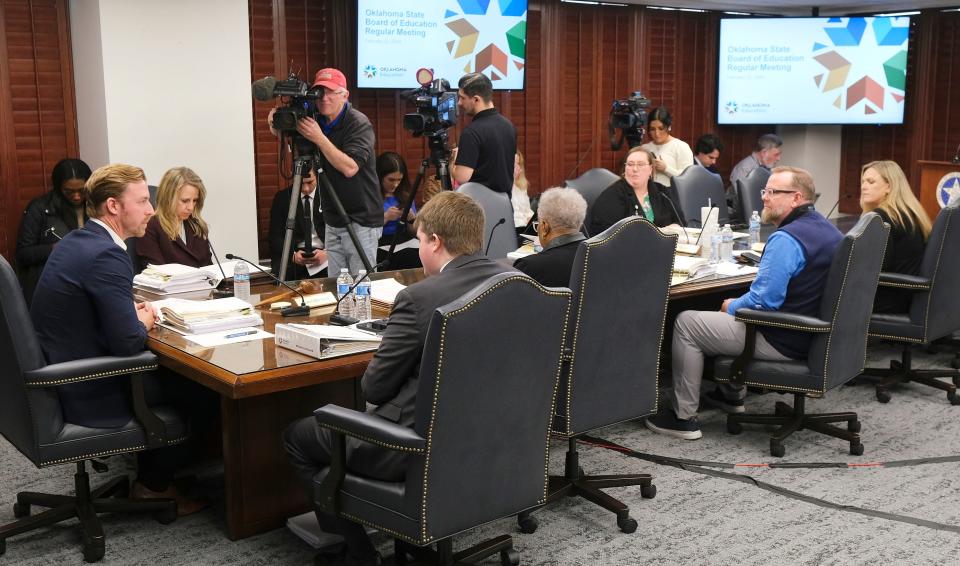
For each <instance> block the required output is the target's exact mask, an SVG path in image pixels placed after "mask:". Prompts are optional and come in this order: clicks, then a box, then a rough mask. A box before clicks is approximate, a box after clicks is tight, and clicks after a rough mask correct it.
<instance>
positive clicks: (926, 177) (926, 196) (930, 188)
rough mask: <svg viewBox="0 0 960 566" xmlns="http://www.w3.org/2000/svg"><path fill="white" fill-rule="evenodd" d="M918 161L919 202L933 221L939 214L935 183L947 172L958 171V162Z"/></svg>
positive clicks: (959, 164)
mask: <svg viewBox="0 0 960 566" xmlns="http://www.w3.org/2000/svg"><path fill="white" fill-rule="evenodd" d="M919 163H920V204H921V205H923V209H924V210H926V211H927V214H928V215H930V221H931V222H932V221H934V220H936V218H937V215H938V214H940V203H938V202H937V185H938V184H939V183H940V179H942V178H943V176H944V175H946V174H948V173H960V163H950V162H949V161H919Z"/></svg>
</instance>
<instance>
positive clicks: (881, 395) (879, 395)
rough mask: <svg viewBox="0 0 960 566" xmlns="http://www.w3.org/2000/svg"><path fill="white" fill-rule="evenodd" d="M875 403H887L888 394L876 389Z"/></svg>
mask: <svg viewBox="0 0 960 566" xmlns="http://www.w3.org/2000/svg"><path fill="white" fill-rule="evenodd" d="M877 401H880V402H881V403H889V402H890V392H888V391H885V390H883V389H877Z"/></svg>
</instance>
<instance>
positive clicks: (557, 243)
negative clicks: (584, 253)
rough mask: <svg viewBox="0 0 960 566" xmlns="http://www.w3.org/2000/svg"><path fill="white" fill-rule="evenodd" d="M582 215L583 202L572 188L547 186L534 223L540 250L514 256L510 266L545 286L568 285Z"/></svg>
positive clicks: (584, 209)
mask: <svg viewBox="0 0 960 566" xmlns="http://www.w3.org/2000/svg"><path fill="white" fill-rule="evenodd" d="M586 214H587V201H585V200H583V197H582V196H580V193H578V192H577V191H575V190H574V189H566V188H561V187H555V188H552V189H547V191H546V192H544V193H543V195H542V196H541V197H540V206H539V208H537V216H538V217H539V220H537V221H536V222H535V223H534V226H536V229H537V236H538V237H539V238H540V245H542V246H543V251H542V252H540V253H538V254H534V255H531V256H527V257H524V258H521V259H518V260H517V262H516V263H514V264H513V266H514V267H515V268H517V269H518V270H519V271H522V272H524V273H526V274H527V275H529V276H530V277H533V278H534V279H536V280H537V281H538V282H540V283H541V284H542V285H546V286H547V287H566V286H567V285H569V284H570V270H571V269H572V268H573V259H574V257H575V256H576V254H577V246H579V245H580V241H581V240H583V239H584V235H583V233H581V232H580V227H581V226H582V225H583V218H584V217H585V216H586Z"/></svg>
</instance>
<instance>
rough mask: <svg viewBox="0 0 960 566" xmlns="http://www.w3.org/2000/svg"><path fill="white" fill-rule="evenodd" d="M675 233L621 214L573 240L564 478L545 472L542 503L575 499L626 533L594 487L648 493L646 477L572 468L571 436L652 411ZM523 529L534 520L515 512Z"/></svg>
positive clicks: (561, 410)
mask: <svg viewBox="0 0 960 566" xmlns="http://www.w3.org/2000/svg"><path fill="white" fill-rule="evenodd" d="M676 245H677V237H676V236H675V235H666V234H663V233H662V232H660V231H659V230H658V229H657V228H656V227H655V226H654V225H653V224H651V223H649V222H647V221H646V220H644V219H641V218H639V217H636V216H631V217H629V218H624V219H622V220H619V221H618V222H617V223H616V224H614V225H613V226H611V227H610V228H608V229H606V230H605V231H603V232H602V233H600V234H599V235H597V236H594V237H593V238H590V239H589V240H585V241H584V242H582V243H581V244H580V248H579V249H578V250H577V257H576V259H575V260H574V263H573V271H572V274H571V276H570V288H571V289H572V290H573V301H574V306H573V320H572V323H571V326H570V331H569V332H568V333H567V344H568V346H567V348H568V351H569V355H568V359H567V363H566V364H565V365H564V375H563V380H562V381H561V384H560V391H559V393H558V395H557V416H556V419H554V429H553V431H554V434H556V435H557V436H560V437H563V438H565V439H566V440H567V442H568V449H567V457H566V464H565V467H564V475H563V476H552V477H551V478H550V497H549V501H555V500H557V499H559V498H561V497H563V496H565V495H571V496H573V495H579V496H581V497H583V498H585V499H587V500H589V501H592V502H594V503H596V504H597V505H600V506H601V507H603V508H604V509H607V510H608V511H611V512H613V513H615V514H616V516H617V526H618V527H620V530H622V531H623V532H625V533H632V532H633V531H635V530H636V528H637V522H636V521H635V520H634V519H632V518H631V517H630V508H629V507H628V506H627V505H625V504H624V503H622V502H620V501H618V500H616V499H614V498H613V497H611V496H609V495H607V494H606V493H604V492H603V491H601V489H604V488H609V487H623V486H631V485H639V486H640V495H641V496H642V497H644V498H652V497H654V496H655V495H656V493H657V490H656V486H654V485H653V483H652V478H651V477H650V475H649V474H626V475H604V476H589V475H586V474H584V471H583V470H582V469H581V468H580V465H579V455H578V453H577V438H578V437H580V436H582V435H585V434H587V433H589V432H590V431H593V430H596V429H598V428H601V427H605V426H609V425H612V424H616V423H619V422H623V421H628V420H632V419H636V418H639V417H644V416H647V415H650V414H652V413H655V412H657V402H658V392H659V391H658V379H657V378H658V374H659V370H660V347H661V344H662V342H663V329H664V324H665V319H666V313H667V299H668V296H669V292H670V275H671V272H672V270H673V257H674V250H675V249H676ZM518 523H519V525H520V529H521V530H522V531H523V532H533V531H535V530H536V528H537V522H536V520H535V518H534V517H532V516H530V515H529V513H524V514H522V515H521V516H519V517H518Z"/></svg>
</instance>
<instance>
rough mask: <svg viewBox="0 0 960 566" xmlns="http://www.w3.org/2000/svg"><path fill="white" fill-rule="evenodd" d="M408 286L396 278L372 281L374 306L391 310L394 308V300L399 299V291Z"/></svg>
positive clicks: (371, 297)
mask: <svg viewBox="0 0 960 566" xmlns="http://www.w3.org/2000/svg"><path fill="white" fill-rule="evenodd" d="M406 287H407V286H406V285H404V284H403V283H401V282H399V281H397V280H396V279H380V280H377V281H372V282H371V283H370V300H371V301H372V302H373V306H375V307H379V308H381V309H386V310H390V309H392V308H393V303H394V301H396V300H397V293H399V292H400V291H403V290H404V289H406Z"/></svg>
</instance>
